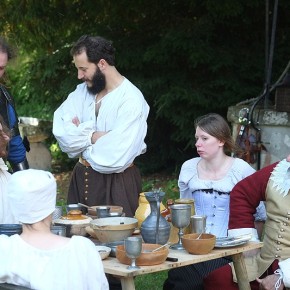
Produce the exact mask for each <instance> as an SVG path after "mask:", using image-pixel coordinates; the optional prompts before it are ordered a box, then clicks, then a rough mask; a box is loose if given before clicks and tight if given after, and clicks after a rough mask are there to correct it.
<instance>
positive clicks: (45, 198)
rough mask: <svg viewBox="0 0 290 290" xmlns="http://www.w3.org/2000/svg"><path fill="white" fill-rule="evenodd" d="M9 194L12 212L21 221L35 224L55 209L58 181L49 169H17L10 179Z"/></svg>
mask: <svg viewBox="0 0 290 290" xmlns="http://www.w3.org/2000/svg"><path fill="white" fill-rule="evenodd" d="M7 195H8V200H9V203H10V208H11V210H12V213H13V215H14V216H15V217H16V218H17V219H18V220H19V222H21V223H25V224H33V223H36V222H39V221H41V220H43V219H44V218H46V217H47V216H49V215H50V214H51V213H52V212H53V211H54V210H55V204H56V181H55V178H54V176H53V175H52V174H51V173H50V172H48V171H43V170H37V169H27V170H22V171H17V172H15V173H13V174H12V175H11V177H10V179H9V181H8V185H7Z"/></svg>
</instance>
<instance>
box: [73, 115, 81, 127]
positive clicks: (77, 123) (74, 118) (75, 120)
mask: <svg viewBox="0 0 290 290" xmlns="http://www.w3.org/2000/svg"><path fill="white" fill-rule="evenodd" d="M71 121H72V122H73V124H75V125H76V126H77V127H78V125H79V124H80V123H81V122H80V120H79V118H78V117H73V119H72V120H71Z"/></svg>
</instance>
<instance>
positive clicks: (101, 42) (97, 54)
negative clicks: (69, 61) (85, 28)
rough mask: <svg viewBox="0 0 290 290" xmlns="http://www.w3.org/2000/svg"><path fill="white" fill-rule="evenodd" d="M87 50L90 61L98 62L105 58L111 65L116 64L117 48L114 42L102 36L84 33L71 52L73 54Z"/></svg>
mask: <svg viewBox="0 0 290 290" xmlns="http://www.w3.org/2000/svg"><path fill="white" fill-rule="evenodd" d="M84 51H85V52H86V54H87V57H88V61H89V62H92V63H95V64H97V63H98V62H99V61H100V59H104V60H105V61H106V62H107V63H108V64H109V65H115V51H116V50H115V48H114V47H113V45H112V42H111V41H109V40H106V39H104V38H102V37H100V36H88V35H83V36H81V37H80V38H79V40H78V41H77V42H76V43H74V45H73V47H72V49H71V51H70V53H71V55H72V56H75V55H78V54H81V53H82V52H84Z"/></svg>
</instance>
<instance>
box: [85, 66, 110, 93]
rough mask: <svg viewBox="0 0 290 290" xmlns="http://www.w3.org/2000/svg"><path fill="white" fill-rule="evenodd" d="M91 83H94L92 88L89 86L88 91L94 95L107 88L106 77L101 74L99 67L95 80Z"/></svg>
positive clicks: (94, 76)
mask: <svg viewBox="0 0 290 290" xmlns="http://www.w3.org/2000/svg"><path fill="white" fill-rule="evenodd" d="M91 83H92V84H91V86H88V85H87V89H88V91H89V92H90V93H91V94H93V95H96V94H98V93H99V92H101V91H102V90H103V89H104V88H105V87H106V77H105V75H104V74H103V73H102V72H101V70H100V69H99V67H97V69H96V72H95V73H94V75H93V78H92V80H91Z"/></svg>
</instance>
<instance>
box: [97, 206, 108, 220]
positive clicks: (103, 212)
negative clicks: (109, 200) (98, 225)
mask: <svg viewBox="0 0 290 290" xmlns="http://www.w3.org/2000/svg"><path fill="white" fill-rule="evenodd" d="M96 211H97V217H98V218H104V217H108V216H109V214H110V207H109V206H97V208H96Z"/></svg>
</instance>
